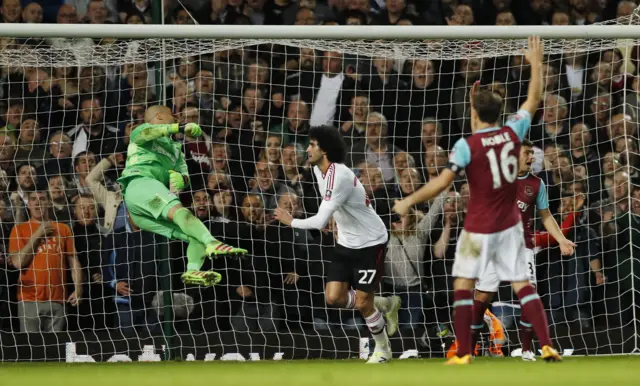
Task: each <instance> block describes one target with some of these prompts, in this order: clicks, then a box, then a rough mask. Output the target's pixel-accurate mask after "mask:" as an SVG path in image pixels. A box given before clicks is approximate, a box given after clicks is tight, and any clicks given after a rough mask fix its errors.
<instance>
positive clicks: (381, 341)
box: [364, 308, 389, 348]
mask: <svg viewBox="0 0 640 386" xmlns="http://www.w3.org/2000/svg"><path fill="white" fill-rule="evenodd" d="M364 321H365V322H366V323H367V327H369V331H371V335H372V336H373V340H375V341H376V348H378V347H380V348H382V347H386V346H387V344H388V342H389V337H387V330H386V329H385V328H384V327H385V324H386V323H385V320H384V317H383V316H382V313H381V312H380V311H378V309H377V308H376V309H375V310H374V311H373V314H371V315H369V316H368V317H366V318H364Z"/></svg>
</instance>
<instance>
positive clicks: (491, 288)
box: [471, 139, 575, 361]
mask: <svg viewBox="0 0 640 386" xmlns="http://www.w3.org/2000/svg"><path fill="white" fill-rule="evenodd" d="M532 164H533V145H532V144H531V142H530V141H528V140H526V139H525V140H523V141H522V144H521V145H520V159H519V167H518V170H519V172H518V180H517V182H516V184H517V186H518V189H517V193H516V200H517V201H516V202H517V205H518V209H519V210H520V212H521V215H522V224H523V225H524V244H525V246H526V249H525V252H526V259H527V272H528V274H529V282H530V283H531V284H532V285H534V286H535V284H536V263H535V258H534V255H535V253H534V248H536V247H538V248H540V247H543V246H547V245H548V244H549V241H546V242H544V243H543V242H542V241H541V240H542V239H543V238H544V237H535V235H534V232H533V217H534V214H535V209H537V210H538V212H539V213H540V218H541V220H542V225H543V226H544V227H545V229H546V230H547V232H548V235H550V236H551V237H553V239H554V241H555V242H557V243H558V245H559V246H560V250H561V251H562V254H564V255H571V254H573V247H574V246H575V244H574V243H573V242H571V241H569V240H568V239H567V238H566V237H565V236H564V232H566V231H568V230H569V229H570V228H571V226H572V224H573V219H574V217H575V215H574V214H571V215H570V221H567V222H565V223H563V226H562V229H561V228H560V227H559V226H558V223H557V222H556V220H555V218H553V215H552V214H551V212H550V211H549V201H548V200H547V189H546V187H545V185H544V182H543V181H542V180H541V179H540V178H538V177H536V176H535V175H533V174H532V173H531V165H532ZM541 236H543V235H541ZM536 238H537V239H538V241H537V242H535V241H534V239H536ZM499 287H500V278H499V277H498V273H497V272H496V270H495V268H494V266H493V264H492V263H489V264H488V265H487V269H486V270H485V271H484V272H483V273H482V274H481V275H480V278H479V279H478V281H477V283H476V292H475V300H474V305H473V317H472V326H471V329H472V330H473V332H472V338H471V347H475V346H476V341H477V339H478V335H479V331H480V330H481V329H482V328H484V323H483V319H484V314H485V311H486V310H487V309H488V308H489V305H490V303H491V300H492V299H493V297H494V294H495V293H497V292H498V289H499ZM532 338H533V331H532V330H531V323H529V321H528V319H527V315H526V314H522V316H521V318H520V340H521V342H522V359H523V360H525V361H535V354H534V353H533V350H532V348H531V343H532V342H531V340H532Z"/></svg>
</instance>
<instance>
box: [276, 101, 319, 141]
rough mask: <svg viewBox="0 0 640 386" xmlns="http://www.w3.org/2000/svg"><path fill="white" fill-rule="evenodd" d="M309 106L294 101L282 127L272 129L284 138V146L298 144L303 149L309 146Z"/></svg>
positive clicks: (289, 107) (289, 106)
mask: <svg viewBox="0 0 640 386" xmlns="http://www.w3.org/2000/svg"><path fill="white" fill-rule="evenodd" d="M308 131H309V106H308V105H307V103H306V102H305V101H302V100H299V101H293V102H291V103H289V105H288V106H287V116H286V119H285V121H284V123H283V124H282V125H279V126H275V127H273V128H271V129H270V132H271V133H273V134H279V135H281V136H282V144H284V145H288V144H292V143H293V144H296V145H298V146H299V147H300V148H301V149H305V150H306V148H307V146H309V135H308Z"/></svg>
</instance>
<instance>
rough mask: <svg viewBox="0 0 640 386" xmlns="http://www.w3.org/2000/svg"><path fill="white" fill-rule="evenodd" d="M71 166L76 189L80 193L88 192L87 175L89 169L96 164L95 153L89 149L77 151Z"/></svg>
mask: <svg viewBox="0 0 640 386" xmlns="http://www.w3.org/2000/svg"><path fill="white" fill-rule="evenodd" d="M73 166H74V170H75V172H76V174H75V177H74V179H73V180H74V182H75V185H76V189H78V192H79V193H80V194H90V193H91V190H90V187H89V184H88V183H87V176H88V175H89V172H90V171H91V169H93V167H94V166H96V157H95V155H94V154H93V152H90V151H87V152H82V153H79V154H78V156H77V157H76V158H75V160H74V163H73Z"/></svg>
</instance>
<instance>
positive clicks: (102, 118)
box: [0, 14, 640, 361]
mask: <svg viewBox="0 0 640 386" xmlns="http://www.w3.org/2000/svg"><path fill="white" fill-rule="evenodd" d="M637 22H638V18H637V15H636V14H633V15H632V16H630V17H627V18H624V19H618V20H615V21H614V23H617V24H620V25H623V24H624V25H635V24H637ZM87 28H90V26H87ZM255 28H257V27H255ZM356 28H357V27H356ZM550 28H553V27H550ZM585 28H589V27H585ZM0 42H1V48H0V66H1V79H0V85H1V87H0V103H1V106H0V112H1V119H2V128H1V129H0V143H2V147H0V188H1V189H0V196H1V198H2V200H0V208H1V209H2V212H1V213H0V225H1V227H0V230H1V231H2V234H1V235H0V243H1V244H2V251H3V253H2V255H1V256H0V262H1V263H2V264H1V265H0V338H1V341H2V348H1V349H0V352H1V355H0V359H2V360H5V361H15V360H19V361H29V360H31V361H42V360H53V361H64V360H67V361H94V360H95V361H107V360H112V361H115V360H128V359H133V360H136V359H138V358H140V359H141V360H159V359H160V358H182V359H188V360H191V359H197V360H203V359H207V360H209V359H221V358H224V359H239V360H242V359H247V360H249V359H253V360H255V359H258V358H261V359H279V358H284V359H297V358H352V357H365V356H366V355H367V354H368V350H369V344H368V337H369V332H368V330H367V328H366V325H365V324H364V321H363V320H362V318H361V317H359V315H358V314H357V313H356V312H354V311H351V310H339V309H334V308H332V307H329V306H327V305H326V302H325V297H324V293H323V291H324V285H325V284H326V283H325V273H326V270H327V266H328V264H329V263H330V262H331V261H332V258H333V257H334V252H333V248H334V245H335V243H336V241H337V240H336V237H337V236H336V235H337V233H336V228H335V227H334V226H333V225H332V224H333V222H330V223H329V224H328V225H327V227H326V228H325V229H323V230H321V231H306V230H300V229H295V230H292V229H290V228H286V227H281V226H279V225H278V223H277V222H276V221H274V218H273V209H274V208H276V207H278V206H279V207H283V208H285V209H286V210H288V211H289V212H291V213H292V214H293V215H294V217H297V218H305V217H309V216H312V215H313V214H315V213H316V212H317V209H318V206H319V203H320V202H321V200H322V198H323V197H322V194H320V193H319V192H318V191H317V187H316V183H315V177H314V175H313V172H312V170H311V169H310V166H309V163H308V161H307V159H306V158H307V155H306V148H307V146H308V143H309V138H308V130H309V128H310V127H312V126H317V125H332V126H334V127H335V128H336V130H339V131H340V133H341V134H342V136H343V138H344V140H345V142H346V144H347V146H348V150H349V153H348V159H347V165H348V166H350V167H351V168H352V169H353V170H354V171H355V173H356V175H357V177H358V178H359V180H360V181H361V182H362V184H363V185H364V186H365V189H366V191H367V193H368V196H369V198H370V201H371V205H372V206H373V207H374V208H375V210H376V212H377V213H378V214H379V215H380V216H381V218H382V219H383V221H384V222H385V224H386V225H387V227H388V228H389V230H390V235H391V237H390V244H389V248H388V251H387V255H386V258H385V275H384V277H383V279H382V281H381V283H380V288H379V293H380V294H382V295H385V296H390V295H397V296H400V297H401V299H402V307H401V310H400V328H399V331H398V334H397V335H396V336H394V337H393V338H392V347H393V351H394V354H395V356H397V357H412V356H416V355H420V356H431V357H441V356H443V355H444V354H445V353H446V351H447V350H448V349H449V346H450V345H451V344H452V342H453V329H452V325H451V320H452V316H451V312H452V308H451V304H452V281H453V278H452V276H451V267H452V262H453V257H454V250H455V245H456V240H457V238H458V235H459V234H460V231H461V230H462V224H463V221H464V216H465V212H466V209H465V208H466V203H467V202H468V198H469V189H468V186H467V185H466V184H465V178H464V176H461V177H460V178H459V179H458V180H457V181H456V182H455V185H454V189H453V190H451V191H450V192H448V193H447V194H445V195H444V196H442V197H441V198H439V199H437V200H436V201H433V202H430V203H427V204H424V205H420V206H419V207H417V208H416V211H415V212H412V214H411V215H410V216H408V217H406V218H397V217H395V216H394V215H393V214H392V212H391V209H390V208H391V207H392V206H393V202H394V200H395V199H398V198H401V197H405V196H406V195H408V194H410V193H412V192H413V191H415V190H416V189H417V188H418V187H419V186H421V185H422V184H423V183H425V182H426V181H429V180H430V179H432V178H434V177H436V176H437V175H438V174H439V173H440V171H441V170H442V169H443V168H444V167H445V165H446V163H447V157H448V154H449V151H450V150H451V149H452V147H453V144H454V143H455V142H456V140H458V139H459V138H461V137H463V136H466V135H469V134H470V133H471V129H470V111H469V102H468V101H469V90H470V86H471V85H472V84H473V83H474V82H475V81H478V80H479V81H480V82H481V85H482V87H486V88H490V89H491V90H493V91H494V92H496V93H499V94H500V95H502V96H503V97H504V100H505V105H504V118H505V119H506V118H507V117H508V116H509V115H511V114H514V113H516V111H517V109H518V106H519V105H520V104H521V103H522V102H523V101H524V99H525V98H526V96H527V95H526V92H527V84H528V79H529V67H528V64H527V63H526V62H525V61H524V59H523V56H522V54H521V50H522V49H523V48H524V47H525V44H526V41H525V40H520V39H515V40H486V39H482V38H481V36H479V37H478V38H477V39H468V40H429V39H425V40H423V41H407V40H388V41H368V40H355V41H347V40H309V39H295V36H292V38H291V39H287V40H267V39H264V40H261V39H251V40H234V39H216V40H192V39H142V40H116V41H114V40H112V39H102V40H92V39H83V38H80V37H79V38H76V39H62V38H52V39H41V40H40V39H33V38H28V39H27V38H25V39H13V38H4V39H0ZM637 44H638V42H637V41H635V40H610V39H591V40H567V39H556V40H547V41H546V51H547V55H546V59H545V65H544V79H545V95H544V100H543V103H542V104H541V106H540V109H539V112H538V114H536V116H535V117H534V119H533V122H534V123H533V125H532V127H531V130H530V134H529V139H530V140H531V141H532V142H533V145H534V147H535V162H534V164H533V173H535V174H537V176H538V177H540V178H541V179H542V181H544V183H545V186H546V189H547V196H548V201H549V209H550V211H551V214H552V215H553V216H554V218H555V219H556V220H557V222H558V223H559V224H561V225H562V226H563V230H564V231H565V232H566V234H567V236H568V237H569V238H570V239H571V240H574V241H575V242H576V244H577V248H576V252H575V254H574V255H573V256H564V257H563V256H561V254H560V251H559V248H558V247H557V246H556V245H554V243H553V240H552V239H549V238H548V237H545V234H544V227H543V224H542V221H541V220H540V218H539V217H538V218H536V219H535V221H534V225H533V226H534V229H535V231H536V240H537V241H536V242H537V247H536V257H535V261H536V262H535V266H532V267H531V269H532V271H535V272H536V275H537V288H538V291H539V293H540V294H541V296H542V298H543V301H544V304H545V308H546V310H547V312H548V319H549V324H550V326H551V329H552V337H553V338H554V340H555V342H556V343H557V344H558V346H559V347H560V348H561V349H562V350H565V353H567V354H569V353H575V354H576V355H577V354H580V355H585V354H607V353H632V352H635V351H637V350H638V341H637V339H638V331H637V319H636V317H637V313H636V310H637V305H638V292H637V291H638V288H640V283H638V278H639V276H640V275H639V271H638V270H639V269H640V261H638V260H637V256H638V255H639V254H638V251H637V246H638V245H640V239H639V238H638V237H640V236H639V235H638V233H637V232H638V224H640V217H639V216H640V188H639V187H638V182H640V180H639V172H638V166H639V162H640V161H639V154H638V145H639V144H638V106H640V102H639V100H638V95H639V93H640V85H639V84H638V78H637V76H636V74H637V71H638V60H639V58H640V56H639V51H638V46H637ZM155 104H164V105H166V106H168V107H170V108H171V110H172V111H173V113H174V114H175V118H176V120H178V121H179V122H182V123H188V122H194V123H198V124H199V125H200V126H201V127H202V128H203V131H204V135H203V136H202V137H199V138H191V137H182V136H177V137H176V138H175V139H176V140H177V141H179V142H180V143H182V144H183V151H184V154H185V160H186V164H187V166H188V170H189V174H190V184H189V186H188V187H187V188H186V189H185V190H184V191H183V192H182V193H181V194H180V195H179V198H180V200H181V201H182V203H183V204H184V206H186V207H189V208H191V209H192V210H193V212H194V213H195V215H196V216H197V217H198V218H200V219H201V220H202V221H203V222H204V223H205V224H206V226H208V227H209V229H210V230H211V232H212V234H213V235H214V236H215V237H217V238H219V239H220V240H222V241H224V242H226V243H228V244H231V245H235V246H240V247H242V248H246V249H248V250H249V252H250V253H249V255H248V256H247V258H245V259H230V258H219V259H217V260H214V261H208V260H207V261H206V262H205V265H204V267H203V270H215V271H217V272H219V273H221V274H222V276H223V279H222V282H221V283H220V284H218V285H216V286H215V287H193V286H185V285H183V284H182V282H181V280H180V275H181V274H182V273H183V272H184V270H185V267H186V245H185V244H184V243H182V242H181V241H175V240H167V239H166V238H163V237H161V236H157V235H154V234H151V233H146V232H140V231H138V230H136V229H135V227H133V226H132V225H131V224H130V222H129V221H128V220H127V215H126V207H125V206H124V205H123V204H122V194H121V192H120V186H119V184H118V183H117V179H118V177H119V176H120V174H121V172H122V170H123V167H124V162H125V159H126V154H127V149H128V147H127V146H128V145H129V135H130V134H131V132H132V130H134V129H135V128H136V127H137V126H138V125H140V124H141V123H142V122H143V121H144V118H145V111H146V109H147V108H148V107H149V106H152V105H155ZM129 149H130V148H129ZM487 178H489V177H487ZM45 213H47V214H48V215H49V217H43V216H46V214H45ZM486 215H487V216H491V215H492V214H491V213H487V214H486ZM46 218H49V219H50V221H52V222H53V223H52V224H53V225H52V226H51V227H49V226H44V227H41V225H39V224H38V222H39V219H46ZM58 224H60V225H58ZM48 228H51V229H48ZM38 229H42V230H38ZM73 250H75V251H76V253H75V254H73V253H72V251H73ZM367 279H368V278H367V276H366V272H365V275H364V276H363V277H354V278H353V280H367ZM79 292H82V297H81V298H80V302H79V304H76V300H75V299H74V296H73V295H72V294H74V293H76V294H77V293H79ZM492 312H493V315H495V318H496V320H500V321H501V322H502V325H503V326H504V330H501V329H500V328H497V325H496V324H495V322H491V319H488V320H489V322H488V325H489V327H488V328H487V329H486V331H485V332H484V333H483V334H482V337H481V345H482V346H481V351H482V352H487V353H494V354H495V353H496V352H499V351H501V352H503V353H504V354H505V355H509V354H510V353H512V352H514V351H515V349H517V348H518V347H519V340H518V321H519V314H520V310H519V307H518V305H517V303H516V302H513V296H512V295H511V294H510V292H509V290H508V287H507V286H505V287H504V288H502V287H501V289H500V291H499V295H498V296H497V297H496V298H495V299H494V302H493V306H492Z"/></svg>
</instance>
